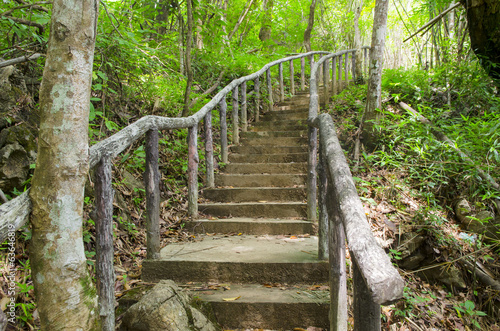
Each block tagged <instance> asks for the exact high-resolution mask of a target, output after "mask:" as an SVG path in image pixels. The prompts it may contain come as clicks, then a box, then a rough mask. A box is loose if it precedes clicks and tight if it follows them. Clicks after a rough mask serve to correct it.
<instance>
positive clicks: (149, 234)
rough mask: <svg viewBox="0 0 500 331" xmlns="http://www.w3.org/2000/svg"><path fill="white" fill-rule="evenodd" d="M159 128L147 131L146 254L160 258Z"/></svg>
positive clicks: (150, 257) (145, 176)
mask: <svg viewBox="0 0 500 331" xmlns="http://www.w3.org/2000/svg"><path fill="white" fill-rule="evenodd" d="M158 159H159V153H158V128H157V127H153V128H151V129H150V130H148V132H147V133H146V171H145V172H144V181H145V184H146V243H147V250H146V256H147V258H148V259H158V258H160V170H159V166H158Z"/></svg>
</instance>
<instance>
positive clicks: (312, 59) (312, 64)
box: [309, 54, 314, 89]
mask: <svg viewBox="0 0 500 331" xmlns="http://www.w3.org/2000/svg"><path fill="white" fill-rule="evenodd" d="M309 64H310V65H311V67H310V68H309V72H310V74H309V77H311V75H312V72H313V66H314V54H312V55H310V56H309ZM310 85H311V82H309V89H311V86H310Z"/></svg>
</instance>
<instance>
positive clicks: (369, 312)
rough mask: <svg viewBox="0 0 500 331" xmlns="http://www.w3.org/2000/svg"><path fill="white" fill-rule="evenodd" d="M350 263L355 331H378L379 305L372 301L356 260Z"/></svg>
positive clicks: (353, 259) (352, 258)
mask: <svg viewBox="0 0 500 331" xmlns="http://www.w3.org/2000/svg"><path fill="white" fill-rule="evenodd" d="M351 261H352V272H353V275H352V281H353V297H354V300H353V317H354V330H355V331H380V327H381V325H380V320H381V318H380V305H379V304H378V303H376V302H374V301H373V297H372V294H371V293H370V290H369V289H368V287H367V286H366V283H365V280H364V279H363V275H362V273H361V270H359V267H358V264H357V263H356V258H354V257H351Z"/></svg>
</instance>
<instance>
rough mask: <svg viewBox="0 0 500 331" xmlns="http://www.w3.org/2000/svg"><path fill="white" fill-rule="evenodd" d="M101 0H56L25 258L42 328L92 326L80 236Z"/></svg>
mask: <svg viewBox="0 0 500 331" xmlns="http://www.w3.org/2000/svg"><path fill="white" fill-rule="evenodd" d="M98 5H99V2H98V1H96V0H80V1H75V0H55V1H54V2H53V7H52V22H51V31H50V37H49V47H48V51H47V60H46V63H45V70H44V73H43V81H42V86H41V90H40V110H41V119H40V131H39V138H38V158H37V162H36V170H35V174H34V175H33V180H32V187H31V192H30V197H31V201H32V203H33V210H32V214H31V223H32V229H33V237H32V246H31V248H30V259H31V262H32V270H33V282H34V286H35V294H36V300H37V307H38V312H39V314H40V322H41V326H42V329H43V330H63V329H64V330H78V329H81V330H91V329H94V328H95V326H96V317H98V316H99V314H98V311H97V296H96V290H95V287H94V285H93V284H92V279H91V277H90V276H89V274H88V271H87V261H86V258H85V252H84V247H83V240H82V216H83V198H84V185H85V180H86V176H87V173H88V168H89V146H88V115H89V100H90V90H91V81H92V65H93V58H94V45H95V37H96V28H97V15H98Z"/></svg>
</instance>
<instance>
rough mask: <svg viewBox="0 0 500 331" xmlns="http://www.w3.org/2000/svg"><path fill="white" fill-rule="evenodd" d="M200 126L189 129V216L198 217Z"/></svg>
mask: <svg viewBox="0 0 500 331" xmlns="http://www.w3.org/2000/svg"><path fill="white" fill-rule="evenodd" d="M198 162H199V158H198V124H195V125H193V126H192V127H190V128H189V129H188V215H189V216H192V217H196V216H198Z"/></svg>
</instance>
